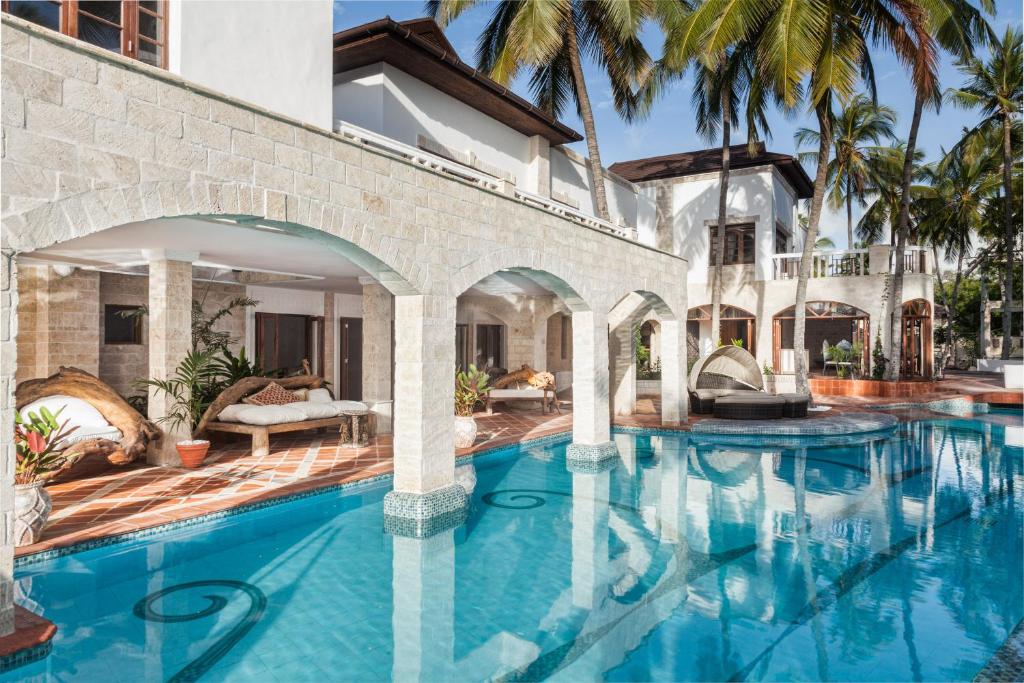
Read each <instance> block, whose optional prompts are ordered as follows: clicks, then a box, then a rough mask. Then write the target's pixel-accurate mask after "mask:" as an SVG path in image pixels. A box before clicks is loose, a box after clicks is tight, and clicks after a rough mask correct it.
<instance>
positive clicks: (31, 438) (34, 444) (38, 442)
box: [26, 432, 46, 453]
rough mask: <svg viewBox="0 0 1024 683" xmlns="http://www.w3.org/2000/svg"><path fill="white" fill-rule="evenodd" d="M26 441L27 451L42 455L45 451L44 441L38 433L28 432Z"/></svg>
mask: <svg viewBox="0 0 1024 683" xmlns="http://www.w3.org/2000/svg"><path fill="white" fill-rule="evenodd" d="M26 441H28V448H29V450H30V451H32V452H33V453H42V452H43V451H45V450H46V439H45V438H44V437H43V435H42V434H40V433H39V432H29V433H28V438H27V439H26Z"/></svg>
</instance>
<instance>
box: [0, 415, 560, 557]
mask: <svg viewBox="0 0 1024 683" xmlns="http://www.w3.org/2000/svg"><path fill="white" fill-rule="evenodd" d="M570 438H572V432H571V431H565V432H558V433H557V434H546V435H544V436H539V437H536V438H533V439H526V440H523V441H518V442H516V443H511V444H502V445H498V446H494V447H492V448H485V449H481V450H479V451H475V452H473V453H467V454H465V455H460V456H456V458H455V464H456V465H459V464H460V463H465V462H468V461H470V460H473V459H475V458H478V457H480V456H484V455H495V454H498V453H504V452H510V451H514V450H516V449H518V448H535V447H537V446H543V445H545V444H550V443H558V442H560V441H564V440H567V439H570ZM393 478H394V472H384V473H382V474H376V475H372V476H369V477H365V478H363V479H359V480H357V481H347V482H335V483H328V482H324V483H322V484H320V485H317V484H316V483H312V484H311V485H310V486H309V488H305V489H303V490H300V491H283V492H280V494H279V495H274V493H273V492H272V493H271V494H270V495H268V497H266V498H263V499H261V500H257V501H252V502H248V503H241V504H239V505H232V506H228V507H225V508H222V509H220V510H213V511H211V512H203V513H200V514H197V515H195V516H192V517H186V518H184V519H176V520H174V521H172V522H163V523H160V524H154V525H151V526H146V527H140V528H138V529H132V530H131V531H123V532H119V533H114V534H108V535H104V536H98V537H96V538H89V539H85V540H81V541H76V542H73V543H68V544H66V545H57V546H54V547H51V548H44V549H40V550H38V551H35V552H32V553H25V554H24V555H18V556H16V557H15V558H14V569H15V570H18V569H23V568H25V567H30V566H32V565H36V564H41V563H44V562H49V561H50V560H55V559H58V558H60V557H64V556H66V555H74V554H77V553H81V552H86V551H88V550H95V549H96V548H104V547H106V546H111V545H120V544H123V543H131V542H134V541H139V540H142V539H145V538H148V537H150V536H155V535H159V534H162V533H166V532H170V531H177V530H179V529H185V528H188V527H192V526H198V525H200V524H205V523H207V522H212V521H216V520H220V519H226V518H228V517H233V516H235V515H241V514H245V513H247V512H254V511H256V510H263V509H265V508H268V507H274V506H277V505H283V504H285V503H290V502H293V501H296V500H303V499H305V498H311V497H314V496H323V495H330V494H335V493H339V492H346V493H348V492H353V491H358V490H360V489H362V488H369V487H373V486H376V485H378V484H380V483H382V482H385V481H388V480H390V479H393Z"/></svg>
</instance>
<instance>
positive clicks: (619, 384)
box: [608, 319, 636, 415]
mask: <svg viewBox="0 0 1024 683" xmlns="http://www.w3.org/2000/svg"><path fill="white" fill-rule="evenodd" d="M635 330H636V324H635V323H634V322H633V319H627V320H624V321H622V322H621V323H620V324H619V325H618V326H617V327H615V328H614V329H612V330H611V331H610V332H609V335H608V336H609V338H608V357H609V359H610V361H611V368H610V370H609V373H610V379H611V395H612V414H613V415H632V414H633V413H635V412H636V347H635V346H634V345H633V335H634V332H635Z"/></svg>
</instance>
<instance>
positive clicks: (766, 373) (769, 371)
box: [761, 361, 775, 377]
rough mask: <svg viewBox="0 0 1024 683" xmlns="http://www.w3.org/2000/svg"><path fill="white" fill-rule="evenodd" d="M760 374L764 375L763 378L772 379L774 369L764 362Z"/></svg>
mask: <svg viewBox="0 0 1024 683" xmlns="http://www.w3.org/2000/svg"><path fill="white" fill-rule="evenodd" d="M761 372H762V373H763V374H764V376H765V377H773V376H774V375H775V368H773V367H772V366H771V365H769V364H768V362H767V361H765V364H764V367H763V368H761Z"/></svg>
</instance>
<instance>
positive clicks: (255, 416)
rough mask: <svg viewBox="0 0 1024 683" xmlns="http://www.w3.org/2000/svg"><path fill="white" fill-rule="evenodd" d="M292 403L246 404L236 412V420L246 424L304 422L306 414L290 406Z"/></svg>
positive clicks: (263, 424) (262, 424) (264, 424)
mask: <svg viewBox="0 0 1024 683" xmlns="http://www.w3.org/2000/svg"><path fill="white" fill-rule="evenodd" d="M292 405H294V404H287V405H280V406H246V410H240V411H238V412H237V414H236V417H237V421H238V422H242V423H244V424H247V425H260V426H266V425H279V424H284V423H286V422H305V420H306V416H305V414H303V412H302V411H301V410H295V409H294V408H292Z"/></svg>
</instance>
